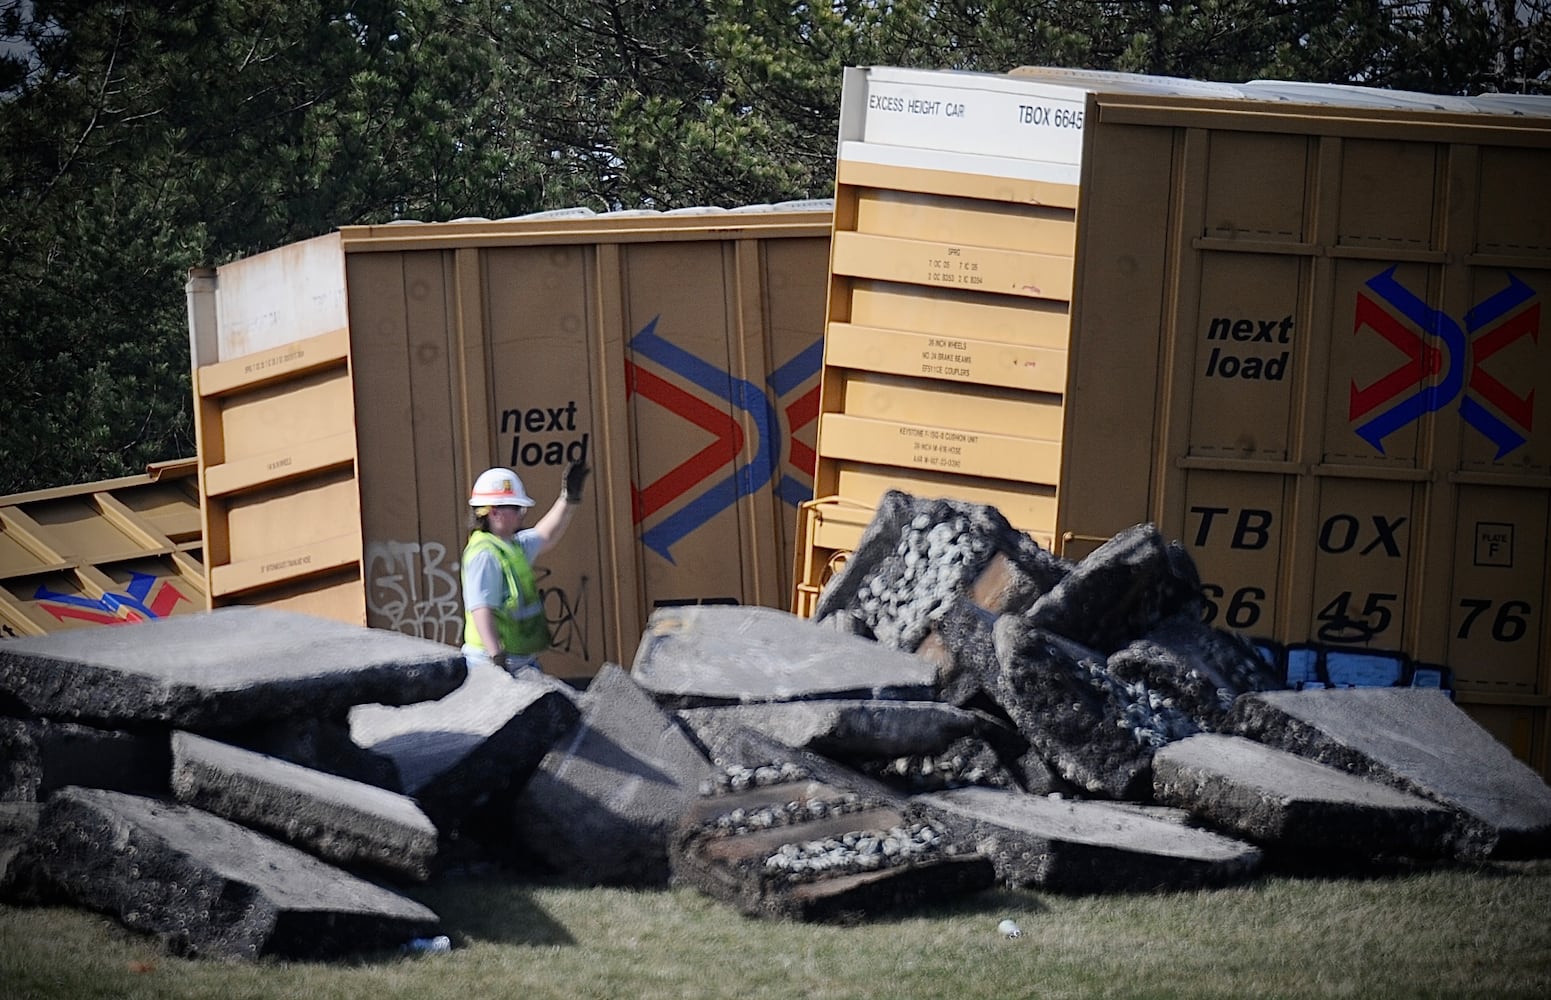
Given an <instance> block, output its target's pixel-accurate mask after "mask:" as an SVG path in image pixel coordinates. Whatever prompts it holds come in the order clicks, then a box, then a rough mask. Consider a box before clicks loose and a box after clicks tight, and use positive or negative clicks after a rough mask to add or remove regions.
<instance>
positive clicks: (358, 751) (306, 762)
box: [204, 718, 403, 792]
mask: <svg viewBox="0 0 1551 1000" xmlns="http://www.w3.org/2000/svg"><path fill="white" fill-rule="evenodd" d="M204 735H207V736H212V737H214V738H216V739H219V740H220V741H221V742H223V743H230V744H232V745H233V746H239V747H243V748H245V749H247V750H252V751H254V752H255V753H262V754H268V755H269V756H271V757H279V758H280V759H281V760H288V761H290V762H291V763H293V764H300V765H301V766H302V767H310V768H312V769H313V770H314V771H327V772H328V773H329V774H337V775H339V776H340V777H341V778H350V779H352V780H354V781H364V782H366V783H367V784H368V785H376V786H377V787H378V788H386V789H388V790H389V791H394V792H399V791H403V786H402V784H400V782H399V772H398V768H397V767H395V766H394V764H393V761H391V760H389V759H388V758H387V757H385V756H383V755H382V754H378V753H373V752H372V751H370V750H367V749H365V748H364V747H361V746H360V745H359V744H357V743H356V742H355V741H354V740H353V739H351V737H350V724H349V722H347V721H346V720H345V719H344V718H328V719H311V718H302V719H289V720H286V721H284V722H262V723H257V724H254V725H250V726H242V727H239V728H235V729H222V730H219V731H217V732H212V733H206V734H204Z"/></svg>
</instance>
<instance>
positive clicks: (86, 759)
mask: <svg viewBox="0 0 1551 1000" xmlns="http://www.w3.org/2000/svg"><path fill="white" fill-rule="evenodd" d="M167 746H168V734H167V731H166V730H165V729H150V730H145V731H142V732H135V733H131V732H125V731H123V730H110V729H97V728H95V727H93V726H85V725H81V724H79V723H74V722H50V721H48V720H46V719H4V718H0V801H13V802H33V801H42V800H44V799H47V798H48V797H49V796H50V795H52V794H53V793H54V792H55V791H57V790H58V789H61V788H64V787H66V786H69V785H83V786H86V787H89V788H111V789H113V790H114V791H119V792H132V793H134V794H136V795H165V794H167V774H168V770H169V768H170V766H171V757H170V755H169V753H168V749H167Z"/></svg>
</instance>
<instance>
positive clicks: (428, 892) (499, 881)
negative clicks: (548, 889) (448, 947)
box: [415, 872, 576, 947]
mask: <svg viewBox="0 0 1551 1000" xmlns="http://www.w3.org/2000/svg"><path fill="white" fill-rule="evenodd" d="M534 888H536V883H533V882H531V881H528V880H523V879H518V878H514V877H512V876H511V875H510V874H507V873H502V872H491V873H488V874H485V873H481V874H447V875H442V876H441V877H439V878H437V879H434V880H433V881H431V882H428V883H426V884H425V885H424V886H422V887H420V888H419V890H417V891H416V892H415V897H416V898H417V899H418V900H419V901H420V902H422V903H424V904H425V905H426V906H429V907H430V908H431V909H433V910H435V911H436V912H437V914H438V915H439V916H440V917H441V918H442V933H444V934H446V935H447V936H448V937H450V938H452V941H453V946H454V947H457V946H459V945H463V944H469V943H471V942H474V941H488V942H492V943H496V944H513V945H534V946H539V945H573V944H575V943H576V939H575V938H574V937H572V936H571V932H570V931H568V930H566V928H565V926H564V925H563V924H561V923H559V922H558V921H556V920H555V919H554V918H552V917H551V916H550V915H549V914H548V913H547V912H545V910H544V908H543V907H542V906H540V905H539V904H538V902H537V901H536V900H535V899H534V895H533V889H534Z"/></svg>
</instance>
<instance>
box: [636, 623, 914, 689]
mask: <svg viewBox="0 0 1551 1000" xmlns="http://www.w3.org/2000/svg"><path fill="white" fill-rule="evenodd" d="M631 676H633V677H634V678H635V679H636V683H638V684H640V685H641V687H642V688H644V689H645V690H647V691H649V692H651V693H652V695H653V696H654V697H655V698H657V699H658V700H659V701H660V702H662V703H663V704H666V705H669V706H671V707H674V708H690V707H696V706H705V705H714V704H729V703H739V702H766V701H795V700H801V699H807V698H845V697H852V698H880V697H882V698H897V699H905V700H910V699H917V700H931V699H932V697H933V696H934V694H935V683H936V671H935V669H934V668H933V666H932V665H931V664H929V663H927V662H926V661H924V660H922V659H920V658H918V657H915V656H911V655H910V654H908V653H902V652H899V651H898V650H894V649H889V648H887V647H885V646H882V645H880V644H879V643H876V642H871V641H869V640H867V639H861V638H858V637H856V636H854V635H849V634H846V633H844V632H841V631H838V630H836V629H833V628H826V627H822V626H819V625H816V624H815V623H813V622H811V621H808V620H806V619H803V618H798V617H797V616H796V615H791V614H787V613H786V612H784V611H776V610H774V609H772V608H758V607H745V606H741V605H738V606H732V605H727V606H723V605H689V606H685V607H669V608H659V609H657V610H656V611H654V612H653V613H652V617H651V619H650V621H649V622H648V623H647V627H646V631H645V633H644V634H643V635H642V637H641V643H640V645H639V646H638V647H637V649H636V657H635V663H634V665H633V666H632V668H631Z"/></svg>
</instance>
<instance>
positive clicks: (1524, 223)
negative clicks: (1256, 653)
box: [795, 68, 1551, 773]
mask: <svg viewBox="0 0 1551 1000" xmlns="http://www.w3.org/2000/svg"><path fill="white" fill-rule="evenodd" d="M1537 107H1538V109H1539V114H1535V113H1534V111H1535V109H1536V108H1537ZM1526 109H1528V111H1526ZM840 139H841V142H840V149H839V160H838V164H837V179H838V185H837V192H836V205H835V233H834V242H833V253H832V259H831V289H830V297H829V306H828V309H829V317H828V325H827V328H826V329H827V333H826V349H825V350H826V354H825V364H824V373H823V383H822V386H823V388H822V402H821V408H822V411H823V413H822V416H821V418H820V419H821V423H820V428H819V433H818V450H819V460H818V467H817V471H816V474H815V496H816V497H818V498H819V499H816V500H815V501H813V502H812V503H811V504H809V505H807V506H806V507H805V509H804V512H803V514H802V516H801V523H800V525H799V534H800V537H801V551H800V553H799V563H798V566H797V572H796V576H797V578H798V586H797V590H796V597H795V606H796V608H797V610H798V611H799V612H801V611H804V610H806V609H808V608H811V606H812V602H813V600H814V597H815V595H816V594H817V592H818V589H819V588H820V587H821V586H822V584H823V582H824V580H825V579H826V578H827V576H828V575H829V574H830V573H831V572H832V570H833V567H834V566H835V565H836V564H837V563H838V562H839V561H840V560H843V559H844V557H845V554H846V551H847V549H848V548H849V547H850V546H851V545H854V542H855V539H856V537H857V535H858V533H859V532H860V529H861V526H862V525H864V524H865V523H866V521H867V519H868V518H869V517H870V514H871V509H872V506H873V505H874V504H875V503H876V500H877V497H878V495H879V493H880V492H881V491H882V490H883V489H885V488H887V487H890V486H898V487H900V488H904V489H907V490H911V491H914V492H918V493H922V494H926V495H953V496H958V497H962V498H966V499H971V500H978V501H984V502H990V503H994V504H996V505H997V506H999V507H1000V508H1001V509H1002V510H1003V512H1004V513H1005V514H1007V516H1008V518H1009V519H1010V520H1011V521H1012V522H1013V523H1014V524H1016V525H1018V526H1019V527H1022V528H1025V529H1026V530H1028V531H1030V532H1031V533H1032V534H1033V535H1034V536H1035V537H1036V538H1037V539H1039V540H1041V541H1042V542H1046V543H1048V544H1050V545H1051V546H1052V547H1053V548H1054V549H1055V550H1056V551H1057V552H1059V553H1061V554H1063V555H1066V556H1068V557H1072V558H1077V557H1080V556H1082V555H1084V554H1086V553H1087V552H1088V551H1091V549H1092V548H1093V547H1094V546H1095V545H1096V544H1097V543H1098V542H1099V541H1100V540H1102V539H1105V538H1108V537H1110V536H1111V535H1112V534H1114V533H1115V532H1116V531H1119V530H1121V529H1123V528H1125V527H1127V526H1129V525H1132V524H1135V523H1138V522H1142V521H1153V522H1156V523H1157V524H1158V525H1159V526H1160V528H1161V529H1162V530H1163V531H1165V532H1166V533H1167V534H1168V535H1169V536H1170V537H1174V538H1178V539H1180V540H1181V541H1182V542H1183V543H1184V544H1185V545H1186V546H1187V547H1188V548H1189V550H1190V552H1191V554H1192V555H1193V556H1194V557H1195V559H1196V561H1197V563H1198V565H1199V566H1200V569H1201V573H1202V576H1203V580H1204V581H1205V583H1206V585H1207V588H1208V594H1209V596H1210V597H1211V598H1212V599H1213V604H1214V607H1213V615H1214V620H1215V621H1216V622H1217V623H1218V624H1221V625H1224V626H1226V627H1231V628H1234V629H1237V630H1239V631H1241V632H1245V633H1247V634H1251V635H1257V636H1261V637H1265V638H1269V639H1272V640H1275V641H1278V642H1283V643H1293V642H1306V641H1311V642H1321V643H1329V644H1337V645H1356V646H1361V647H1364V648H1368V649H1381V650H1393V651H1398V652H1400V653H1403V654H1405V655H1406V656H1408V657H1410V658H1413V659H1414V660H1417V661H1424V662H1430V663H1435V664H1444V665H1447V666H1448V667H1449V668H1450V669H1451V670H1452V672H1453V683H1454V687H1455V689H1456V691H1457V697H1458V700H1459V701H1460V702H1461V703H1462V704H1464V705H1466V706H1467V707H1468V709H1469V710H1470V711H1471V712H1472V713H1473V714H1474V715H1475V716H1476V718H1478V719H1480V720H1481V721H1482V722H1483V723H1484V724H1485V725H1487V727H1488V728H1490V729H1491V730H1492V731H1493V732H1494V733H1496V734H1497V735H1499V736H1500V737H1501V738H1502V739H1504V741H1505V742H1507V743H1508V744H1509V745H1511V746H1512V747H1513V749H1514V750H1515V752H1516V753H1518V754H1519V755H1520V756H1521V757H1523V758H1525V759H1527V760H1529V761H1530V762H1531V763H1532V764H1533V765H1534V766H1536V767H1537V768H1539V769H1540V770H1541V771H1542V772H1543V773H1544V772H1547V770H1548V760H1551V757H1548V755H1551V721H1548V720H1551V710H1548V707H1551V655H1548V650H1551V629H1548V628H1547V627H1546V624H1545V621H1546V616H1547V612H1548V611H1551V600H1548V596H1551V584H1548V577H1547V573H1548V570H1547V562H1548V560H1547V558H1546V555H1547V537H1548V525H1551V414H1546V413H1539V414H1537V413H1536V412H1535V410H1536V401H1537V398H1538V399H1539V400H1540V401H1541V402H1540V406H1541V407H1542V408H1544V406H1545V401H1546V400H1547V399H1551V338H1547V337H1543V336H1542V332H1543V331H1542V328H1543V326H1544V303H1545V302H1546V300H1547V298H1548V297H1551V194H1548V193H1547V186H1546V184H1547V179H1548V178H1551V103H1547V102H1546V101H1545V100H1544V99H1542V102H1541V103H1540V104H1539V105H1536V103H1535V102H1534V101H1507V100H1502V99H1495V98H1481V99H1463V98H1432V97H1428V96H1425V95H1415V94H1396V93H1390V92H1383V91H1374V90H1364V89H1361V88H1339V87H1320V86H1314V85H1308V84H1272V83H1254V84H1246V85H1242V86H1229V85H1218V84H1203V83H1194V82H1191V81H1179V80H1166V79H1157V78H1147V77H1128V76H1123V75H1116V74H1098V73H1081V72H1070V71H1062V70H1041V69H1024V70H1019V71H1015V72H1014V73H1012V74H1008V75H1005V76H1001V75H978V74H961V73H937V72H923V71H906V70H896V69H877V68H875V69H868V70H850V71H848V72H847V78H846V88H845V97H844V106H843V109H842V116H841V136H840Z"/></svg>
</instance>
